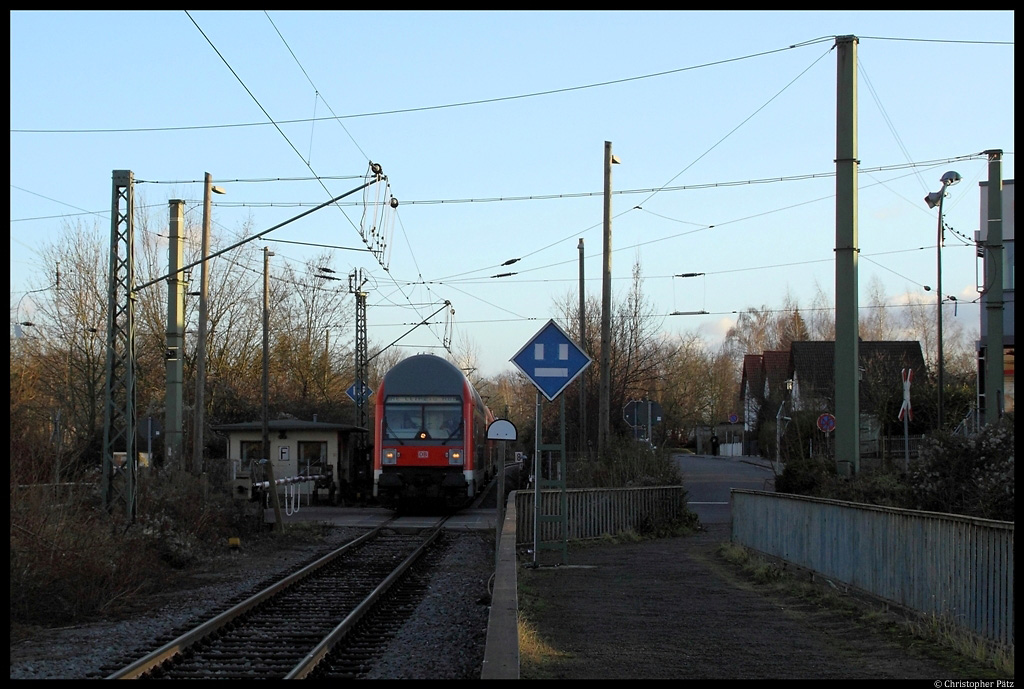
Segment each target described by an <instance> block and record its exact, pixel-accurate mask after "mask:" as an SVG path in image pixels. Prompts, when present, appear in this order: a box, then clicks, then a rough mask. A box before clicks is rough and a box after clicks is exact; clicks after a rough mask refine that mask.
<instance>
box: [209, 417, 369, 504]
mask: <svg viewBox="0 0 1024 689" xmlns="http://www.w3.org/2000/svg"><path fill="white" fill-rule="evenodd" d="M267 426H268V429H269V441H270V442H269V445H270V457H269V459H270V461H271V464H272V466H273V469H274V478H275V479H277V480H281V479H289V478H294V477H302V476H316V475H328V476H329V477H330V479H329V480H324V481H319V482H316V483H314V482H313V481H300V482H296V483H294V484H288V488H287V490H289V491H297V493H298V494H299V495H301V496H302V497H303V498H305V499H304V500H303V502H305V503H307V504H308V503H309V501H310V498H311V496H312V495H313V494H314V490H316V489H317V488H319V491H318V493H317V494H318V496H319V497H321V498H327V496H328V495H330V496H332V497H333V496H335V495H336V494H338V491H339V490H341V491H344V489H345V488H346V487H348V486H351V485H353V484H354V483H355V482H356V476H355V473H356V472H357V471H358V467H357V466H355V465H356V461H357V460H356V457H357V455H356V451H355V450H356V448H355V442H354V439H353V436H354V435H355V434H357V433H367V432H368V431H367V429H365V428H361V427H359V426H352V425H349V424H341V423H324V422H320V421H303V420H301V419H274V420H272V421H268V422H267ZM213 430H214V431H216V432H218V433H221V434H223V435H227V437H228V460H229V464H230V466H231V476H230V478H231V483H232V490H233V491H234V492H236V494H237V495H239V497H248V488H249V486H250V485H251V484H252V481H254V480H256V481H260V480H265V476H264V471H263V468H262V466H261V464H262V460H264V459H265V458H264V456H263V422H262V421H245V422H242V423H231V424H223V425H219V426H213ZM332 483H333V486H332V485H331V484H332ZM285 491H286V489H285V487H284V486H279V490H278V493H279V494H282V493H285Z"/></svg>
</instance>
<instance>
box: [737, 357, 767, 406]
mask: <svg viewBox="0 0 1024 689" xmlns="http://www.w3.org/2000/svg"><path fill="white" fill-rule="evenodd" d="M763 390H764V364H763V363H762V360H761V355H760V354H747V355H745V356H744V357H743V372H742V375H741V376H740V399H744V398H746V397H748V396H749V397H760V396H761V394H762V392H763Z"/></svg>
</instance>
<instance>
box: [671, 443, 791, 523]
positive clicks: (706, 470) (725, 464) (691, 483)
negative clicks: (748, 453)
mask: <svg viewBox="0 0 1024 689" xmlns="http://www.w3.org/2000/svg"><path fill="white" fill-rule="evenodd" d="M672 459H673V460H674V461H675V462H676V464H677V465H678V466H679V471H680V472H681V473H682V475H683V485H684V486H686V490H687V491H688V492H689V495H688V500H687V503H688V505H689V508H690V510H692V511H693V512H696V513H697V516H698V517H699V518H700V521H701V523H703V524H728V523H729V522H730V521H731V519H732V515H731V511H730V509H731V508H730V504H729V491H730V490H731V489H733V488H741V489H745V490H768V491H773V490H775V487H774V486H775V474H774V472H773V471H772V467H771V462H769V461H768V460H766V459H763V458H761V457H712V456H710V455H690V454H675V455H672Z"/></svg>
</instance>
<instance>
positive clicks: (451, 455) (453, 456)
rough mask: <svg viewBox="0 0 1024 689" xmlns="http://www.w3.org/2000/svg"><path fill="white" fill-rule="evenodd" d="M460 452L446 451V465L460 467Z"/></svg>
mask: <svg viewBox="0 0 1024 689" xmlns="http://www.w3.org/2000/svg"><path fill="white" fill-rule="evenodd" d="M462 463H463V462H462V450H449V451H448V464H452V465H455V466H462Z"/></svg>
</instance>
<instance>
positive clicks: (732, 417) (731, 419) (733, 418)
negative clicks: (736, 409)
mask: <svg viewBox="0 0 1024 689" xmlns="http://www.w3.org/2000/svg"><path fill="white" fill-rule="evenodd" d="M739 420H740V417H738V416H736V415H735V414H729V423H736V422H737V421H739Z"/></svg>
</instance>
